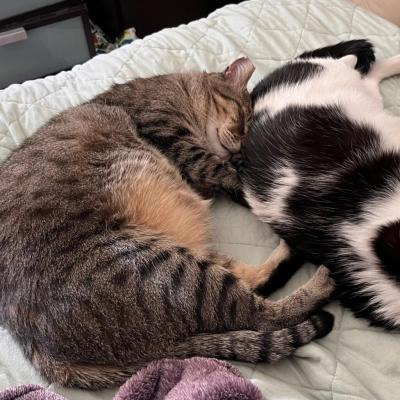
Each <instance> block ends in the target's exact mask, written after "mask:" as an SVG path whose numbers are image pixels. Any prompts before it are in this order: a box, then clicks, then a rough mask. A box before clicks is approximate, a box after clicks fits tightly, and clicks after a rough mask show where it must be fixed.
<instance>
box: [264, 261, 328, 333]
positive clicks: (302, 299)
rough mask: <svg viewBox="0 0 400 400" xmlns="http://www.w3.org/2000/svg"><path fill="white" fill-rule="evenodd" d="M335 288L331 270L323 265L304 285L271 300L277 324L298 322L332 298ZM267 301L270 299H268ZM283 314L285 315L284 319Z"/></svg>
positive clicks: (272, 311)
mask: <svg viewBox="0 0 400 400" xmlns="http://www.w3.org/2000/svg"><path fill="white" fill-rule="evenodd" d="M334 290H335V283H334V280H333V279H332V278H331V277H330V271H329V270H328V268H326V267H325V266H323V265H321V266H320V267H319V268H318V269H317V271H316V273H315V274H314V275H313V276H312V277H311V279H310V280H308V281H307V282H306V283H305V284H304V285H303V286H301V287H300V288H298V289H297V290H295V291H294V292H293V293H291V294H290V295H288V296H286V297H284V298H283V299H280V300H276V301H273V302H270V307H271V313H274V314H275V315H276V316H277V317H278V318H277V321H276V322H277V326H282V325H280V324H282V322H283V326H285V325H288V324H293V323H298V322H300V321H302V320H303V318H304V317H305V316H306V315H307V314H308V313H309V312H310V311H313V310H316V309H318V308H320V307H321V306H322V305H324V304H325V303H326V302H327V301H329V299H330V298H331V296H332V294H333V292H334ZM266 301H268V300H267V299H266ZM282 316H285V317H284V318H286V320H285V319H283V321H282Z"/></svg>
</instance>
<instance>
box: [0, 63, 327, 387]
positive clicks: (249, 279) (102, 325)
mask: <svg viewBox="0 0 400 400" xmlns="http://www.w3.org/2000/svg"><path fill="white" fill-rule="evenodd" d="M253 69H254V67H253V65H252V64H251V62H250V61H249V60H248V59H245V58H243V59H239V60H237V61H236V62H234V63H233V64H232V65H231V66H229V67H228V68H227V70H226V71H225V72H224V73H209V74H207V73H185V74H173V75H165V76H158V77H154V78H148V79H137V80H134V81H131V82H128V83H127V84H123V85H116V86H114V87H112V88H111V89H110V90H109V91H108V92H106V93H104V94H102V95H100V96H98V97H96V98H95V99H94V100H93V101H91V102H89V103H88V104H84V105H81V106H78V107H75V108H72V109H70V110H68V111H66V112H63V113H61V114H60V115H58V116H57V117H55V118H53V119H52V120H51V121H50V122H49V123H48V124H46V125H45V126H44V127H43V128H41V129H40V130H39V131H38V132H37V133H36V134H35V135H34V136H33V137H31V138H30V139H27V140H26V141H25V142H24V144H23V145H22V146H21V147H20V148H19V149H18V150H16V151H15V152H14V153H13V154H12V155H11V156H10V158H9V159H8V160H7V161H6V162H5V163H4V165H2V166H1V167H0V226H1V230H0V248H1V251H0V321H1V323H2V324H4V325H5V326H6V327H7V328H8V329H9V330H10V332H11V333H12V334H13V336H14V337H15V338H16V339H17V341H18V342H19V343H20V344H21V345H22V347H23V350H24V352H25V354H26V356H27V357H28V358H29V359H30V360H32V362H33V364H34V365H35V366H36V367H37V369H38V370H39V371H40V372H41V373H42V374H43V375H44V376H45V377H46V379H48V380H49V381H50V382H57V383H59V384H61V385H67V386H80V387H85V388H92V389H93V388H101V387H107V386H110V385H114V384H117V383H120V382H122V381H123V380H125V379H126V378H127V377H129V376H130V375H131V374H132V373H133V372H134V371H135V370H137V369H138V368H140V367H142V366H143V365H145V364H146V363H148V362H150V361H152V360H155V359H159V358H162V357H189V356H208V357H220V358H228V359H238V360H243V361H249V362H256V361H269V362H272V361H276V360H279V359H281V358H282V357H285V356H288V355H290V354H291V353H292V352H293V351H294V350H295V348H296V347H298V346H300V345H302V344H305V343H308V342H309V341H310V340H312V339H314V338H318V337H322V336H324V335H326V334H327V333H328V332H329V331H330V330H331V328H332V324H333V317H332V316H331V315H330V314H329V313H326V312H323V311H320V312H315V313H312V312H313V311H314V310H315V309H316V308H317V307H318V306H319V305H320V303H321V301H324V300H326V299H327V298H328V297H329V295H330V294H331V292H332V289H333V285H332V281H331V279H330V278H329V273H328V270H327V269H326V268H324V267H321V268H320V269H319V271H318V272H317V273H316V275H315V276H314V277H313V278H312V279H311V280H310V281H309V282H308V283H307V284H306V285H305V286H304V287H303V288H301V289H299V290H298V291H296V292H294V293H293V294H292V295H290V296H288V297H287V298H285V299H282V300H279V301H271V300H267V299H263V298H261V297H258V296H256V295H255V294H254V292H253V289H254V288H255V287H257V286H259V285H260V284H262V283H264V282H265V281H266V280H268V277H269V276H270V274H271V273H272V271H273V270H274V268H275V266H276V265H278V264H279V262H280V261H281V260H282V259H284V258H286V257H287V253H286V249H285V247H284V246H280V247H278V249H277V250H276V251H275V252H274V253H273V254H272V256H271V258H270V259H269V260H268V261H267V262H266V263H265V264H263V265H261V266H259V267H258V268H256V267H254V268H252V267H249V266H247V265H245V264H243V263H240V262H237V261H234V260H230V259H228V258H227V257H224V256H221V255H218V254H214V253H213V252H212V250H211V237H210V230H211V229H210V219H211V217H210V212H209V202H208V201H207V200H204V199H203V197H208V196H214V195H215V194H216V193H218V192H219V191H225V192H228V193H231V194H233V195H234V197H236V198H239V199H240V197H241V186H240V182H239V180H238V177H237V172H236V170H235V168H234V167H233V165H232V164H231V163H230V162H229V161H228V158H230V156H231V154H233V153H236V152H238V151H239V149H240V145H241V141H242V138H243V136H244V134H245V133H246V131H247V124H248V121H249V119H250V118H251V108H250V98H249V95H248V93H247V91H246V84H247V81H248V79H249V77H250V76H251V74H252V72H253ZM200 195H201V196H203V197H201V196H200Z"/></svg>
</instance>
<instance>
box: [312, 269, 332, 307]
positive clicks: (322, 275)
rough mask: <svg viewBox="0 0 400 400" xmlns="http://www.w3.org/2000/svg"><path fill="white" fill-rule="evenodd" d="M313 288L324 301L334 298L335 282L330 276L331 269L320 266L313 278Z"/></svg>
mask: <svg viewBox="0 0 400 400" xmlns="http://www.w3.org/2000/svg"><path fill="white" fill-rule="evenodd" d="M312 287H313V290H314V291H316V292H317V293H318V295H319V296H320V297H321V299H323V300H325V299H326V300H328V299H329V298H330V297H331V296H332V294H333V292H334V290H335V281H334V280H333V278H332V277H331V276H330V271H329V269H328V268H326V267H325V266H324V265H320V266H319V267H318V269H317V271H316V273H315V274H314V276H313V277H312Z"/></svg>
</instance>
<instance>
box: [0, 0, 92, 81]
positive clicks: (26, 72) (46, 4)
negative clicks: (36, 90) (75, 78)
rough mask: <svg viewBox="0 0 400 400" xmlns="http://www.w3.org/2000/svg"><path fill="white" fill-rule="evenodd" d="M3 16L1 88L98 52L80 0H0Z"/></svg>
mask: <svg viewBox="0 0 400 400" xmlns="http://www.w3.org/2000/svg"><path fill="white" fill-rule="evenodd" d="M0 16H1V17H2V19H1V20H0V60H1V61H0V88H4V87H6V86H8V85H9V84H11V83H19V82H23V81H25V80H28V79H35V78H38V77H43V76H46V75H49V74H53V73H56V72H59V71H61V70H66V69H69V68H71V67H72V66H74V65H76V64H79V63H82V62H84V61H86V60H88V59H89V58H90V57H91V56H93V55H94V53H95V51H94V46H93V43H92V38H91V33H90V26H89V20H88V13H87V8H86V5H85V4H84V3H83V1H81V0H68V1H60V0H1V1H0ZM3 17H5V18H3Z"/></svg>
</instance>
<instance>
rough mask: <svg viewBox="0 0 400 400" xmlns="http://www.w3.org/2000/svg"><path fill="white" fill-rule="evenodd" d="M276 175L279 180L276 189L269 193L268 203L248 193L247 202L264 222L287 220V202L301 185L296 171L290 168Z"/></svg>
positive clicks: (281, 170)
mask: <svg viewBox="0 0 400 400" xmlns="http://www.w3.org/2000/svg"><path fill="white" fill-rule="evenodd" d="M276 175H277V176H278V178H277V179H276V180H275V182H274V187H273V188H271V189H270V190H269V191H268V194H269V200H268V201H260V200H258V199H257V198H256V197H254V196H252V195H251V194H250V193H248V192H249V191H246V192H247V194H246V198H247V201H248V203H249V205H250V207H251V208H252V210H253V212H254V214H256V215H257V216H258V217H259V218H260V219H261V220H262V221H264V222H271V221H276V222H284V221H285V220H286V219H287V215H286V214H285V212H284V208H285V206H286V200H287V198H288V197H289V195H290V192H291V191H292V190H293V188H295V187H296V186H297V185H298V183H299V178H298V176H297V174H296V171H295V170H294V169H293V168H291V167H289V166H285V167H281V168H278V169H277V171H276Z"/></svg>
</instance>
